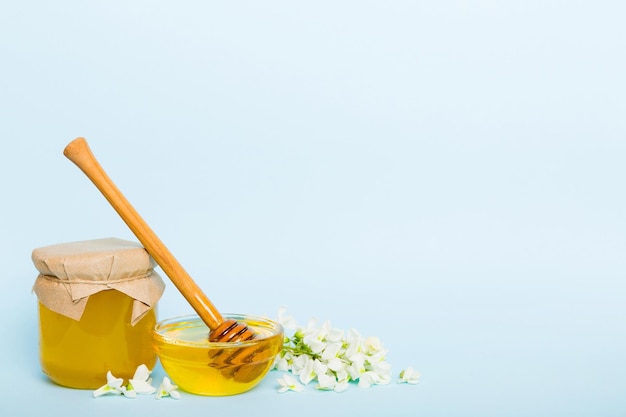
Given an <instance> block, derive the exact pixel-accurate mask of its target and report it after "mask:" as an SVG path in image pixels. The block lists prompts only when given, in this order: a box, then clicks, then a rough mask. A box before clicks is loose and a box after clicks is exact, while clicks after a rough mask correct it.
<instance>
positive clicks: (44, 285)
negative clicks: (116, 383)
mask: <svg viewBox="0 0 626 417" xmlns="http://www.w3.org/2000/svg"><path fill="white" fill-rule="evenodd" d="M32 259H33V263H34V264H35V267H36V268H37V270H38V271H39V276H38V277H37V279H36V280H35V284H34V286H33V292H34V293H35V294H36V295H37V298H38V308H39V357H40V362H41V368H42V371H43V372H44V373H45V374H46V375H47V376H48V377H49V378H50V379H51V380H52V381H53V382H55V383H57V384H59V385H63V386H66V387H71V388H83V389H94V388H98V387H100V386H102V385H104V384H105V383H106V374H107V372H108V371H111V373H112V374H113V375H115V376H116V377H118V378H124V379H125V380H127V379H128V378H131V377H132V376H133V375H134V373H135V370H136V369H137V367H138V366H139V365H141V364H144V365H146V366H147V367H148V368H152V367H154V364H155V363H156V354H155V352H154V350H153V349H152V331H153V328H154V326H155V324H156V321H157V320H156V306H157V303H158V300H159V298H160V297H161V295H162V294H163V290H164V288H165V284H164V283H163V280H162V279H161V277H160V276H159V275H158V274H157V273H156V272H155V271H154V266H155V263H154V260H153V259H152V258H151V257H150V256H149V254H148V253H147V252H146V250H145V249H144V248H143V247H142V246H141V245H140V244H139V243H137V242H131V241H126V240H121V239H116V238H104V239H94V240H87V241H79V242H69V243H60V244H56V245H50V246H45V247H41V248H37V249H35V250H33V254H32Z"/></svg>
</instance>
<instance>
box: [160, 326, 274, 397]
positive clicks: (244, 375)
mask: <svg viewBox="0 0 626 417" xmlns="http://www.w3.org/2000/svg"><path fill="white" fill-rule="evenodd" d="M224 319H233V320H236V321H238V322H241V323H245V324H246V325H248V327H250V328H251V329H252V330H253V331H254V332H255V333H256V336H255V338H254V339H252V340H248V341H245V342H234V343H233V342H209V328H208V327H207V326H206V324H204V322H203V321H202V320H201V319H200V318H199V317H198V316H197V315H190V316H182V317H176V318H172V319H167V320H162V321H160V322H158V323H157V324H156V326H155V327H154V332H153V336H154V337H153V343H154V350H155V351H156V353H157V355H158V356H159V360H160V361H161V365H162V366H163V369H164V370H165V372H167V374H168V376H169V377H170V379H171V380H172V383H174V384H176V385H178V386H179V387H180V389H182V390H184V391H187V392H190V393H192V394H197V395H210V396H223V395H234V394H240V393H242V392H246V391H248V390H250V389H252V388H253V387H254V386H256V385H257V384H258V383H259V382H260V381H261V379H263V377H264V376H265V375H266V374H267V372H268V371H269V370H270V369H271V368H272V365H273V364H274V358H275V357H276V355H277V354H278V353H279V352H280V350H281V348H282V345H283V328H282V326H281V325H280V324H279V323H277V322H274V321H272V320H269V319H267V318H263V317H256V316H250V315H243V314H225V315H224Z"/></svg>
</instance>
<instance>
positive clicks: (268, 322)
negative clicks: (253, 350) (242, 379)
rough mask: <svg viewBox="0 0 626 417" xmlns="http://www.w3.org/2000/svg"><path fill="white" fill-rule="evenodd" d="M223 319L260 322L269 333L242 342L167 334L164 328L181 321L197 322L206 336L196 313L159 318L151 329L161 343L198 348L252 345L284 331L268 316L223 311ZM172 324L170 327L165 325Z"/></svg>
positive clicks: (202, 323) (206, 327) (202, 322)
mask: <svg viewBox="0 0 626 417" xmlns="http://www.w3.org/2000/svg"><path fill="white" fill-rule="evenodd" d="M222 315H223V316H224V318H225V319H233V320H237V321H241V322H244V323H247V322H249V321H253V322H254V323H255V325H258V324H261V325H265V326H263V327H265V328H267V329H269V330H270V331H271V334H268V335H265V336H263V337H255V338H254V339H251V340H246V341H244V342H209V341H208V337H207V340H203V341H201V342H194V341H191V340H184V339H179V338H176V337H171V336H167V331H166V330H168V331H169V330H172V329H173V328H176V327H175V325H177V324H183V323H197V325H199V327H204V328H205V329H206V330H207V336H208V334H209V328H208V326H207V325H206V324H205V323H204V321H202V319H201V318H200V316H198V315H197V314H186V315H181V316H176V317H170V318H167V319H163V320H159V321H157V323H156V324H155V325H154V328H153V330H152V334H153V338H155V339H158V340H159V341H160V342H162V343H169V344H175V345H178V346H189V347H199V348H207V347H211V348H217V347H221V348H233V347H245V346H252V345H255V344H257V343H258V342H259V341H261V340H265V339H269V338H271V337H276V336H277V335H279V334H283V333H284V329H283V326H282V325H281V324H280V323H279V322H277V321H276V320H272V319H270V318H268V317H264V316H256V315H252V314H238V313H223V314H222ZM166 326H172V327H169V328H168V327H166Z"/></svg>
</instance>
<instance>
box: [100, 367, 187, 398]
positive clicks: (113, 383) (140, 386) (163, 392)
mask: <svg viewBox="0 0 626 417" xmlns="http://www.w3.org/2000/svg"><path fill="white" fill-rule="evenodd" d="M106 377H107V383H106V384H105V385H103V386H101V387H100V388H98V389H97V390H95V391H94V392H93V396H94V397H100V396H102V395H105V394H113V395H120V394H121V395H124V396H125V397H128V398H135V397H137V394H152V393H154V392H155V391H156V392H157V394H156V398H157V399H159V398H161V397H167V396H169V397H172V398H176V399H179V398H180V393H179V392H178V391H176V389H177V388H178V387H177V386H176V385H173V384H172V383H171V382H170V380H169V378H168V377H163V382H162V383H161V385H160V386H159V389H158V391H157V389H156V388H155V387H153V386H152V378H150V370H149V369H148V367H147V366H146V365H144V364H141V365H139V366H138V367H137V370H135V374H134V375H133V377H132V378H130V379H129V380H128V383H127V384H126V385H124V380H123V379H122V378H116V377H115V376H114V375H113V374H112V373H111V371H108V372H107V375H106Z"/></svg>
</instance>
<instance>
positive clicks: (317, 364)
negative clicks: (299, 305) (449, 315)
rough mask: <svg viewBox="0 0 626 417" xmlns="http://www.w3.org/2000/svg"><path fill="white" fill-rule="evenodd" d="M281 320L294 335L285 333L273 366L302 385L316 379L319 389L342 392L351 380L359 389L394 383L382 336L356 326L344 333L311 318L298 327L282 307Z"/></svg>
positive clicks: (279, 315)
mask: <svg viewBox="0 0 626 417" xmlns="http://www.w3.org/2000/svg"><path fill="white" fill-rule="evenodd" d="M278 321H279V322H280V323H281V324H282V323H287V324H288V326H289V328H293V329H295V331H294V333H293V335H292V336H291V337H288V336H285V339H284V343H283V349H282V351H281V352H280V353H279V354H278V355H277V357H276V360H275V363H274V368H275V369H277V370H280V371H289V372H291V373H292V374H293V375H295V376H298V379H299V380H300V382H301V383H302V384H304V385H308V384H309V383H311V382H313V381H316V382H317V384H316V385H315V388H316V389H319V390H327V391H335V392H341V391H343V390H345V389H346V388H347V387H348V385H349V383H350V382H355V383H358V387H359V388H368V387H370V386H372V385H383V384H389V383H390V382H391V365H390V364H389V363H388V362H386V360H385V355H386V354H387V349H385V347H384V346H383V344H382V342H381V341H380V339H379V338H377V337H368V338H365V337H363V336H361V334H360V333H359V332H357V331H356V330H354V329H351V330H349V331H348V332H344V330H342V329H337V328H334V327H332V326H331V324H330V321H326V322H324V323H322V325H321V326H320V325H318V323H317V321H315V320H310V321H309V322H308V324H307V325H306V327H298V326H297V325H296V322H295V320H294V319H293V318H292V317H291V316H288V315H287V314H286V310H285V309H284V308H281V309H280V310H279V314H278ZM284 327H285V329H287V328H288V327H287V326H284ZM285 376H287V375H285ZM279 384H280V388H279V391H280V392H284V391H287V388H284V384H285V380H283V381H282V382H281V381H280V380H279ZM281 390H282V391H281Z"/></svg>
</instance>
